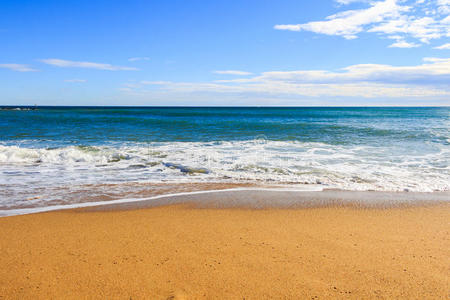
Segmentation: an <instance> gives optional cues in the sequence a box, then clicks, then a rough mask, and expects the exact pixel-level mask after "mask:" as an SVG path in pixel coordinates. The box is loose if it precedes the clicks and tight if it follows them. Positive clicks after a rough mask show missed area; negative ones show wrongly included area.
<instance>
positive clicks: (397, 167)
mask: <svg viewBox="0 0 450 300" xmlns="http://www.w3.org/2000/svg"><path fill="white" fill-rule="evenodd" d="M163 183H164V184H170V183H172V184H173V183H177V184H180V183H189V184H193V183H224V184H225V183H246V184H247V183H251V184H261V185H268V184H269V185H288V186H294V187H305V186H315V187H320V188H323V189H339V190H350V191H391V192H439V191H449V190H450V107H50V106H45V107H40V106H36V107H5V106H3V107H0V210H8V209H16V210H17V209H21V208H32V207H45V206H49V205H54V204H55V203H57V204H65V203H69V204H70V203H72V204H73V203H82V202H89V201H91V200H89V199H94V200H95V199H98V197H100V196H102V195H106V196H107V199H119V198H121V197H124V193H128V192H130V193H131V192H132V191H134V192H135V191H136V189H145V188H146V187H147V188H148V187H149V186H150V187H151V186H152V185H155V184H163ZM94 196H95V197H94ZM94 200H92V201H94Z"/></svg>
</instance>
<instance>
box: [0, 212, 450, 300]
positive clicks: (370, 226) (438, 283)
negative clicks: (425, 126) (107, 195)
mask: <svg viewBox="0 0 450 300" xmlns="http://www.w3.org/2000/svg"><path fill="white" fill-rule="evenodd" d="M449 220H450V205H449V204H445V203H444V204H438V205H428V206H415V207H414V206H413V207H403V208H389V209H385V208H355V207H337V206H330V207H315V208H314V207H309V208H266V209H250V208H211V207H199V206H198V205H194V204H189V203H187V204H173V205H166V206H159V207H151V208H140V209H126V210H101V211H95V210H86V209H84V210H82V209H77V210H66V211H54V212H48V213H39V214H31V215H23V216H13V217H4V218H0V236H1V239H0V265H1V268H0V299H95V298H103V299H269V298H275V299H280V298H282V299H332V298H341V299H342V298H346V299H348V298H352V299H378V298H391V299H392V298H412V299H425V298H427V299H448V298H449V297H450V281H449V278H450V257H449V250H450V226H449V225H450V224H449Z"/></svg>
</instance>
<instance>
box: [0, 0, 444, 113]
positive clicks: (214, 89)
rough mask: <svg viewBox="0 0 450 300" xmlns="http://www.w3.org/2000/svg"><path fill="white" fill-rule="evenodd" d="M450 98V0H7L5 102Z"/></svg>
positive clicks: (1, 94)
mask: <svg viewBox="0 0 450 300" xmlns="http://www.w3.org/2000/svg"><path fill="white" fill-rule="evenodd" d="M34 104H37V105H146V106H151V105H165V106H166V105H167V106H171V105H174V106H176V105H182V106H266V105H267V106H322V105H326V106H350V105H357V106H372V105H374V106H378V105H394V106H416V105H420V106H422V105H450V0H373V1H370V0H317V1H310V0H286V1H284V0H278V1H273V0H214V1H206V0H203V1H200V0H164V1H162V0H161V1H150V0H146V1H145V0H142V1H137V0H129V1H119V0H98V1H96V0H89V1H85V0H76V1H72V0H65V1H58V0H55V1H50V0H34V1H30V0H2V1H1V2H0V105H34Z"/></svg>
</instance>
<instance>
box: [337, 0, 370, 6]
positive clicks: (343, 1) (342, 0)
mask: <svg viewBox="0 0 450 300" xmlns="http://www.w3.org/2000/svg"><path fill="white" fill-rule="evenodd" d="M335 1H336V2H337V3H339V4H341V5H348V4H350V3H354V2H367V0H335Z"/></svg>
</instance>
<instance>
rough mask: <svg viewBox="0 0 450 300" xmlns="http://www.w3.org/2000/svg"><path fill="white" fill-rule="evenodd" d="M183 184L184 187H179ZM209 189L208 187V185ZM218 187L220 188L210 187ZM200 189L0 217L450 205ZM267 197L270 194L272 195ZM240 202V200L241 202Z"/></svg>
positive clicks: (417, 195)
mask: <svg viewBox="0 0 450 300" xmlns="http://www.w3.org/2000/svg"><path fill="white" fill-rule="evenodd" d="M180 185H183V184H180ZM206 187H208V186H206ZM211 187H212V188H214V187H218V188H217V189H208V188H211ZM208 188H206V189H201V190H195V188H194V189H193V190H191V191H186V192H175V193H170V191H169V192H168V193H162V194H156V195H154V196H150V197H142V198H135V197H132V198H121V199H114V200H103V201H92V202H80V203H73V204H64V205H51V206H44V207H32V208H19V209H4V210H0V218H3V217H10V216H16V215H26V214H34V213H43V212H51V211H59V210H72V209H76V210H88V211H89V210H90V211H92V210H124V209H126V210H129V209H142V208H150V207H158V206H167V205H175V204H189V205H194V206H196V207H199V208H250V209H264V208H285V209H292V208H297V209H298V208H320V207H330V206H334V207H346V206H350V207H356V208H395V207H408V206H426V205H439V204H443V203H444V204H445V203H448V202H450V192H384V191H348V190H334V189H323V188H322V187H320V186H313V185H301V186H296V187H289V186H286V185H282V186H266V187H265V186H252V185H247V186H246V185H241V186H239V185H238V186H236V187H229V185H223V186H221V185H220V184H217V183H213V184H212V185H211V186H210V187H208ZM268 194H271V195H270V196H269V195H268ZM239 199H240V200H239Z"/></svg>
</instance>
